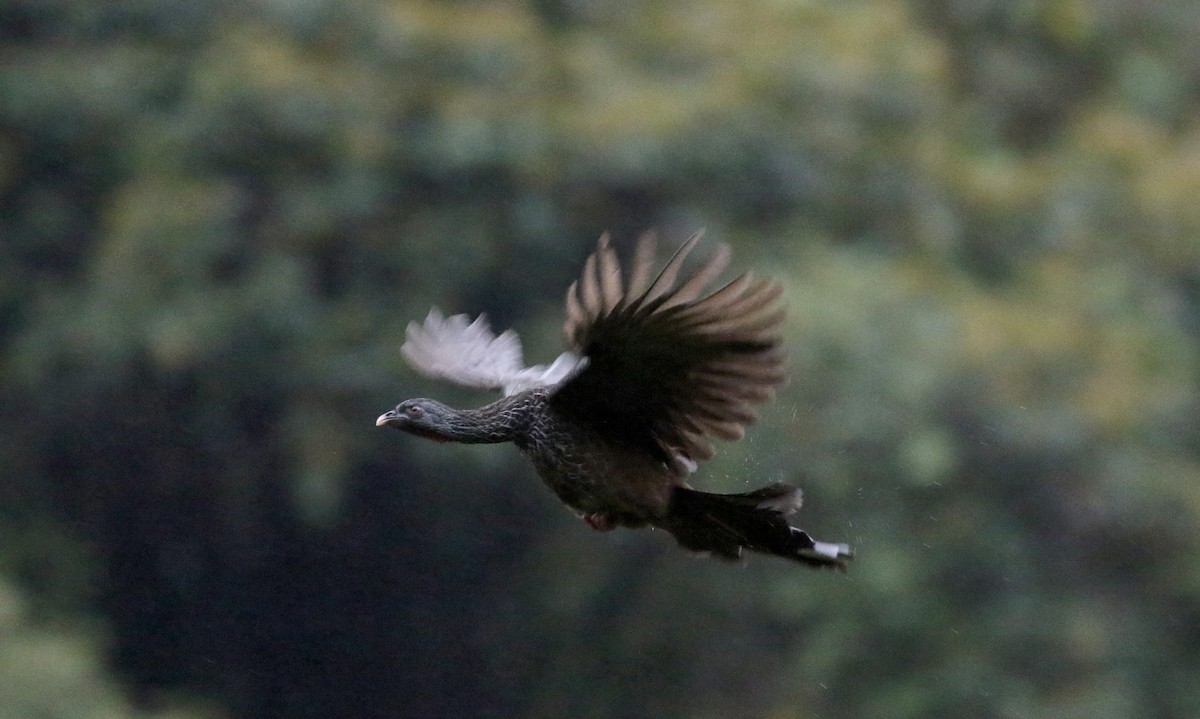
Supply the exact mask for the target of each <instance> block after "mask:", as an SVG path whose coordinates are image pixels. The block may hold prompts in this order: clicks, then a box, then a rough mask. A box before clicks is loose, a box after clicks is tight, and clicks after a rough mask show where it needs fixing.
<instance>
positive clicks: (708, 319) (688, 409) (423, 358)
mask: <svg viewBox="0 0 1200 719" xmlns="http://www.w3.org/2000/svg"><path fill="white" fill-rule="evenodd" d="M699 239H700V235H699V234H697V235H694V236H692V237H691V238H689V239H688V240H687V241H686V242H685V243H683V245H682V246H681V247H680V248H679V249H678V250H677V251H676V252H675V253H674V255H673V256H672V257H671V258H670V259H669V260H668V261H667V263H666V264H665V265H664V266H663V268H662V269H661V270H660V271H659V272H657V273H656V274H655V273H653V269H654V266H655V241H654V239H653V236H652V235H644V236H643V237H642V238H641V239H640V240H639V242H638V244H637V246H636V248H635V250H634V258H633V262H632V264H631V266H630V269H629V271H628V273H624V272H622V270H621V266H620V263H619V262H618V259H617V255H616V253H615V252H614V251H613V249H612V248H611V247H610V246H609V240H608V236H607V235H604V236H601V238H600V240H599V242H598V244H597V246H596V251H595V252H594V253H593V254H592V255H591V256H590V257H588V259H587V261H586V262H585V263H584V267H583V275H582V276H581V277H580V278H579V280H577V281H576V282H574V283H573V284H572V285H571V287H570V289H569V290H568V291H567V302H566V312H567V318H566V323H565V324H564V326H563V330H564V333H565V335H566V339H567V344H568V346H569V351H568V352H565V353H563V354H562V355H560V356H559V357H558V359H556V360H555V361H554V362H553V363H551V364H549V365H537V366H533V367H525V366H524V361H523V360H522V356H521V355H522V353H521V343H520V340H519V339H518V338H517V335H516V333H514V332H513V331H512V330H508V331H506V332H503V333H501V334H500V335H495V334H493V333H492V331H491V330H490V329H489V327H488V324H487V320H486V318H485V317H483V316H482V315H481V316H480V317H478V318H477V319H475V320H474V321H470V320H469V319H468V317H467V316H466V315H454V316H452V317H443V316H442V315H441V314H440V313H439V312H438V311H437V310H436V309H434V310H431V311H430V312H429V315H428V317H426V318H425V322H424V323H423V324H416V323H410V324H409V326H408V331H407V337H406V341H405V343H404V346H403V348H402V349H401V351H402V353H403V355H404V357H405V359H407V360H408V363H409V364H410V365H412V367H413V368H414V369H415V370H417V371H418V372H420V373H422V374H424V375H426V376H429V377H434V378H438V379H443V380H448V381H450V382H454V383H457V384H460V385H464V386H467V387H475V388H480V389H491V390H500V391H502V392H503V394H504V396H503V397H502V398H501V399H499V400H497V401H495V402H492V403H491V404H488V405H485V406H483V407H479V408H475V409H454V408H451V407H448V406H447V405H445V404H443V403H441V402H438V401H436V400H432V399H409V400H405V401H403V402H401V403H400V404H398V405H396V407H395V409H391V410H388V411H387V412H385V413H383V414H382V415H380V417H379V419H377V420H376V421H375V424H376V426H380V427H395V428H396V429H399V430H402V431H404V432H407V433H409V434H412V435H416V436H418V437H424V438H426V439H431V440H434V441H438V442H465V443H498V442H512V443H513V444H515V445H516V446H517V448H518V449H519V450H520V451H521V452H522V453H523V454H524V455H525V456H526V457H528V458H529V460H530V461H531V462H532V463H533V466H534V468H535V469H536V470H537V473H538V474H539V475H540V476H541V478H542V479H543V480H544V481H545V483H546V484H547V485H548V486H549V487H550V489H551V490H553V491H554V493H555V494H556V495H557V496H558V498H559V499H560V500H562V501H563V503H565V504H566V505H567V506H569V507H570V508H571V509H573V510H574V511H575V512H577V513H578V514H579V515H580V516H581V517H582V518H583V519H584V521H585V522H587V524H588V525H590V526H591V527H592V528H594V529H597V530H605V531H606V530H610V529H614V528H616V527H645V526H651V527H658V528H661V529H664V530H666V531H667V532H670V533H671V535H672V536H674V537H675V539H676V540H677V541H678V542H679V544H680V545H682V546H684V547H685V548H687V549H689V550H692V551H696V552H704V553H710V554H713V555H716V556H718V557H723V558H726V559H737V558H739V557H741V556H742V554H743V551H744V550H750V551H754V552H760V553H763V554H769V555H776V556H780V557H786V558H788V559H792V560H795V561H797V562H801V563H803V564H806V565H809V566H813V567H831V568H835V569H845V565H846V560H848V559H850V558H851V557H852V556H853V551H852V550H851V549H850V547H849V546H847V545H845V544H837V543H831V542H819V541H816V540H814V539H812V538H811V537H810V536H809V535H808V534H807V533H806V532H804V531H803V530H801V529H799V528H797V527H793V526H791V525H790V524H789V522H788V516H789V515H791V514H793V513H795V512H796V510H798V509H799V508H800V502H801V493H800V490H799V489H797V488H795V487H793V486H791V485H788V484H784V483H781V482H777V483H774V484H771V485H768V486H766V487H763V488H761V489H757V490H754V491H751V492H743V493H738V494H714V493H710V492H701V491H698V490H695V489H692V488H691V487H690V486H689V485H688V482H687V480H688V476H689V475H690V474H691V473H692V472H694V471H695V470H696V468H697V466H698V463H699V462H702V461H704V460H707V459H710V458H711V457H712V456H713V448H712V445H711V444H710V443H709V440H710V439H722V440H737V439H740V438H741V437H742V435H743V433H744V431H745V426H746V425H747V424H749V423H751V422H753V421H754V420H755V419H756V414H755V412H754V410H753V409H752V406H753V405H756V404H761V403H763V402H766V401H768V400H769V399H771V398H772V397H773V396H774V392H775V388H776V387H777V386H778V385H779V384H780V383H781V382H783V380H784V371H783V354H782V351H781V349H780V343H781V340H780V336H779V329H780V325H781V324H782V322H783V310H782V309H781V308H780V307H779V305H778V299H779V296H780V294H781V292H782V288H781V286H780V285H779V284H777V283H775V282H772V281H769V280H764V279H756V278H754V277H753V276H752V275H751V274H750V273H749V272H747V273H744V274H741V275H739V276H737V277H736V278H734V279H733V280H731V281H730V282H729V283H727V284H725V285H723V286H721V287H720V288H719V289H716V290H714V291H712V292H708V293H706V289H707V288H708V287H709V286H710V285H711V284H712V283H713V281H714V280H715V279H716V278H717V276H718V275H719V274H720V273H721V272H722V271H723V270H724V269H725V267H726V266H727V265H728V263H729V256H730V250H729V247H728V246H727V245H720V246H719V247H718V249H717V251H716V252H715V253H713V255H712V256H711V257H709V258H708V260H707V261H706V262H704V263H703V264H701V266H700V267H699V268H698V269H696V270H695V271H694V272H692V273H691V274H689V275H686V276H685V277H684V278H683V279H682V280H680V275H681V270H682V267H683V264H684V260H685V259H686V258H687V256H688V254H689V253H690V252H691V251H692V249H693V248H694V247H695V246H696V243H697V242H698V241H699Z"/></svg>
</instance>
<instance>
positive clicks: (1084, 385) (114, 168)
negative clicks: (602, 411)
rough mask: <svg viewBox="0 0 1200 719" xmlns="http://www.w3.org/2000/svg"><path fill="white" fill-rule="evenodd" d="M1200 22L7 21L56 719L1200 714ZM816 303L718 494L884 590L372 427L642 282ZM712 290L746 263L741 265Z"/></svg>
mask: <svg viewBox="0 0 1200 719" xmlns="http://www.w3.org/2000/svg"><path fill="white" fill-rule="evenodd" d="M1198 32H1200V6H1198V5H1196V4H1194V3H1190V2H1158V3H1130V2H1118V1H1116V0H1113V1H1111V2H1082V1H1081V0H1056V1H1052V0H1045V1H1043V2H1008V1H1005V2H988V1H986V0H984V1H978V2H976V1H966V0H950V1H942V2H939V1H924V2H921V1H916V0H914V1H912V2H907V3H900V2H894V1H893V0H878V1H876V2H867V1H862V2H858V1H853V0H849V1H844V2H832V1H831V2H784V1H768V0H744V1H743V2H738V3H730V2H728V1H727V0H699V1H697V2H666V1H663V2H622V1H620V0H617V1H615V2H593V1H589V0H575V1H566V0H563V1H558V0H541V1H537V2H505V1H503V0H501V1H490V2H416V1H412V2H408V1H405V2H385V1H383V0H377V1H371V0H363V1H359V2H335V1H332V0H328V1H327V0H308V1H306V2H287V1H284V0H274V1H268V0H261V1H257V2H244V1H239V2H232V1H227V0H186V1H184V0H178V1H175V0H158V1H154V0H115V1H110V2H95V1H94V0H27V1H25V2H14V1H11V0H9V1H5V2H0V58H2V60H3V62H2V66H0V67H2V69H0V705H3V707H4V709H3V711H2V712H0V713H3V714H4V716H13V717H157V718H166V717H172V718H175V717H187V718H189V719H212V718H215V717H222V716H225V717H237V718H242V717H245V718H248V719H254V718H259V717H263V718H266V717H298V718H300V719H304V718H312V719H318V718H321V719H325V718H328V717H346V718H348V719H358V718H368V717H408V716H411V717H439V716H444V717H572V718H574V719H583V718H587V717H650V716H653V717H696V718H708V717H759V718H762V719H776V718H782V717H827V718H831V719H832V718H840V717H846V718H849V717H855V718H861V717H880V718H888V719H903V718H906V717H911V718H913V719H916V718H923V719H924V718H929V717H946V718H955V719H957V718H960V717H997V718H1006V719H1007V718H1017V717H1020V718H1026V717H1031V718H1037V717H1046V718H1051V717H1053V718H1060V717H1088V719H1107V718H1110V717H1113V718H1116V717H1139V718H1141V717H1178V718H1179V719H1189V718H1191V717H1195V716H1200V690H1198V689H1197V687H1200V562H1198V561H1197V559H1198V555H1197V549H1198V544H1200V531H1198V530H1197V526H1198V522H1200V392H1198V388H1197V381H1198V378H1200V373H1198V371H1197V370H1198V369H1200V240H1198V239H1197V236H1198V231H1200V203H1198V198H1200V112H1198V110H1200V49H1198V48H1200V45H1198V44H1197V43H1196V37H1197V33H1198ZM700 227H706V228H707V230H708V236H709V238H710V240H711V242H715V241H724V242H729V243H731V244H732V245H733V246H734V250H735V264H736V266H737V267H739V268H754V269H755V270H756V271H758V272H760V273H762V274H766V275H769V276H772V277H775V278H777V279H779V280H781V281H782V282H783V284H784V285H785V286H786V294H785V300H786V302H787V304H788V307H789V320H788V325H787V336H786V344H787V346H788V348H789V351H790V357H789V370H790V374H791V382H790V384H789V385H788V386H787V387H786V388H785V389H784V390H783V392H782V393H781V394H780V396H779V399H778V401H776V402H775V403H774V404H773V405H772V406H771V407H770V408H769V409H768V410H767V411H766V412H765V413H764V415H763V418H762V421H761V422H760V423H759V424H758V425H757V426H756V427H754V428H752V430H751V432H750V434H749V436H748V437H747V439H746V440H744V441H742V442H740V443H737V444H733V445H724V446H722V447H721V448H720V450H721V451H720V454H719V455H718V458H717V460H716V461H714V462H712V463H710V464H708V465H706V466H705V467H704V468H703V470H702V473H701V474H700V475H698V477H697V484H698V485H699V486H702V487H704V488H707V489H712V490H724V491H734V490H739V489H745V488H750V487H756V486H760V485H762V484H765V483H767V482H769V481H777V480H784V481H792V482H796V483H798V484H800V485H801V486H803V488H804V489H805V491H806V496H807V505H806V507H805V509H804V510H803V512H802V513H801V515H800V517H799V519H800V524H802V526H804V527H805V528H807V529H809V530H810V531H811V532H812V533H813V534H814V535H816V536H818V537H821V538H823V539H826V540H829V541H848V542H851V543H853V544H854V545H855V546H856V547H857V549H858V551H859V559H858V560H857V561H856V562H855V565H854V566H853V568H852V570H851V572H850V573H849V574H847V575H835V574H829V573H810V572H807V571H805V570H803V569H802V568H799V567H796V566H792V565H788V564H786V563H783V562H780V561H775V560H772V559H768V558H755V559H752V560H751V561H749V562H746V563H745V565H744V566H731V565H727V564H723V563H720V562H716V561H709V560H702V559H696V558H694V557H691V556H688V555H686V554H685V553H683V552H681V551H679V550H677V549H676V548H675V547H674V546H673V542H671V541H670V538H669V537H666V536H664V535H662V534H661V533H659V534H655V533H650V532H640V533H635V532H627V531H622V532H614V533H611V534H597V533H594V532H591V531H590V530H588V529H587V528H586V527H585V526H584V525H583V524H582V523H581V522H579V521H578V520H577V519H575V518H573V517H572V516H571V515H570V513H569V512H567V511H566V510H565V509H563V508H562V507H561V506H559V505H558V504H557V503H556V501H555V500H554V499H553V497H552V496H551V495H550V494H549V492H547V491H546V490H545V489H544V488H543V487H542V486H541V485H540V483H539V481H538V480H537V479H536V477H535V476H534V475H533V472H532V470H531V469H530V468H529V467H527V466H526V465H525V464H524V463H523V462H522V460H521V459H520V457H519V456H518V455H517V454H516V452H515V450H513V449H512V448H511V447H457V446H440V445H434V444H432V443H424V442H421V441H419V440H416V439H414V438H410V437H406V436H402V435H400V434H398V433H395V432H383V431H380V430H376V429H375V428H374V427H373V426H372V423H373V420H374V418H375V417H376V416H377V415H378V414H379V413H380V412H382V411H383V410H384V409H387V408H389V407H391V406H392V405H394V404H395V403H396V402H397V401H398V400H401V399H403V398H406V397H409V396H414V395H435V396H438V397H440V398H443V399H445V400H447V401H451V402H454V403H457V404H464V405H471V404H478V403H482V402H484V401H485V400H486V399H489V398H486V397H484V396H482V395H480V394H473V393H469V392H464V391H461V390H456V389H453V388H448V387H439V386H437V385H435V384H433V383H430V382H428V381H425V380H422V379H420V378H419V377H417V376H416V375H415V374H414V373H413V372H412V371H410V370H409V369H408V368H407V367H405V366H404V365H403V363H402V362H401V360H400V356H399V347H400V345H401V343H402V341H403V332H404V327H405V325H406V323H407V322H408V321H409V320H410V319H414V318H420V317H423V316H424V313H425V312H426V311H427V310H428V308H429V306H430V305H435V304H436V305H438V306H440V307H441V308H443V309H444V310H446V311H449V312H473V313H474V312H480V311H486V312H487V313H488V314H489V316H490V317H491V318H492V320H493V322H494V324H495V325H496V326H497V327H498V328H504V327H508V326H515V327H517V329H518V330H519V331H521V333H522V338H523V339H524V341H525V345H526V350H527V355H528V357H529V359H530V361H538V362H540V361H547V360H549V359H550V358H552V357H553V356H554V355H555V354H556V353H557V352H558V351H559V350H560V348H561V344H560V339H559V337H558V331H559V325H560V322H561V301H562V297H563V293H564V290H565V288H566V286H567V284H568V283H569V282H570V281H571V280H572V279H573V278H574V276H575V274H576V273H577V272H578V271H579V268H580V266H581V262H582V260H583V258H584V257H585V256H586V254H587V253H588V251H589V250H590V248H591V247H592V245H593V243H594V241H595V238H596V236H598V235H599V233H600V232H601V231H603V230H611V231H612V232H613V233H614V236H615V237H616V240H617V244H618V247H619V248H621V249H622V250H625V251H627V250H628V248H629V243H630V241H631V240H632V239H633V238H634V237H635V236H636V234H637V233H639V232H640V231H642V230H644V229H647V228H658V229H659V230H660V233H661V235H662V236H663V237H665V238H666V239H667V240H668V241H670V242H677V241H680V240H682V239H683V238H684V237H686V236H687V235H688V234H690V233H691V232H692V231H693V230H695V229H697V228H700ZM711 242H710V243H709V244H707V245H706V246H705V249H709V250H710V249H711V247H712V244H711Z"/></svg>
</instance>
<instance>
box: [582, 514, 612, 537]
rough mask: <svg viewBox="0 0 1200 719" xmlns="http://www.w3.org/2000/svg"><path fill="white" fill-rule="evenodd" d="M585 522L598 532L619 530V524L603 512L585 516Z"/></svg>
mask: <svg viewBox="0 0 1200 719" xmlns="http://www.w3.org/2000/svg"><path fill="white" fill-rule="evenodd" d="M583 521H585V522H587V525H588V526H589V527H591V528H592V529H594V530H596V531H597V532H611V531H612V530H614V529H616V528H617V524H616V522H614V521H613V519H612V517H610V516H608V515H607V514H603V513H601V512H590V513H588V514H585V515H583Z"/></svg>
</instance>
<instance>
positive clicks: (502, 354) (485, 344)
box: [400, 308, 581, 395]
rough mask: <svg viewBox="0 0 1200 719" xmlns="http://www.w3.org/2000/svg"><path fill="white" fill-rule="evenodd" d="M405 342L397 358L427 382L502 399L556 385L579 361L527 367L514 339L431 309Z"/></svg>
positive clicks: (480, 320) (483, 322)
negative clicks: (428, 379) (447, 383)
mask: <svg viewBox="0 0 1200 719" xmlns="http://www.w3.org/2000/svg"><path fill="white" fill-rule="evenodd" d="M405 336H406V339H405V342H404V346H403V347H402V348H400V351H401V353H402V354H403V355H404V358H405V359H406V360H408V364H409V365H411V366H412V368H413V369H415V370H416V371H418V372H420V373H421V374H423V375H425V376H426V377H433V378H436V379H444V380H448V381H450V382H454V383H456V384H460V385H463V386H465V387H477V388H480V389H495V390H502V391H503V392H504V394H505V395H510V394H516V393H517V392H521V391H523V390H526V389H531V388H533V387H542V386H547V385H553V384H557V383H558V382H561V381H562V380H563V379H564V378H565V377H567V375H569V374H570V373H571V371H572V370H574V369H576V367H578V366H579V365H580V364H581V360H580V358H579V357H577V356H575V355H573V354H571V353H569V352H567V353H564V354H562V355H560V356H559V357H558V359H556V360H554V362H553V363H552V364H551V365H550V366H549V367H547V366H544V365H535V366H533V367H525V366H523V365H524V363H523V361H522V359H521V340H520V339H519V338H518V337H517V333H516V332H513V331H512V330H506V331H505V332H502V333H501V334H500V335H499V336H496V335H494V334H492V331H491V329H490V328H489V327H488V323H487V318H486V317H484V316H483V315H480V316H479V317H477V318H476V319H475V321H473V322H470V321H468V318H467V316H466V315H453V316H451V317H445V318H443V317H442V314H441V313H440V312H439V311H438V310H437V308H434V309H431V310H430V311H429V315H428V316H427V317H426V318H425V322H424V324H417V323H415V322H410V323H409V325H408V330H407V331H406V332H405Z"/></svg>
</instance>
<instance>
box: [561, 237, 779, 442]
mask: <svg viewBox="0 0 1200 719" xmlns="http://www.w3.org/2000/svg"><path fill="white" fill-rule="evenodd" d="M698 240H699V235H696V236H693V237H692V238H690V239H689V240H688V241H687V242H686V243H684V245H683V246H682V247H680V249H679V250H678V251H677V252H676V253H675V255H674V256H673V257H672V258H671V260H670V261H669V262H668V263H667V265H666V266H665V267H664V268H663V270H662V271H661V272H660V273H659V274H658V276H657V277H656V278H655V279H654V280H653V281H650V279H649V278H650V269H651V266H652V263H653V257H654V240H653V238H652V237H651V236H644V237H643V238H642V240H641V241H640V242H639V245H638V250H637V252H636V255H635V261H634V265H633V268H632V271H631V277H630V281H629V283H628V289H627V290H626V289H625V286H626V285H625V283H624V278H623V277H622V273H621V271H620V268H619V265H618V263H617V260H616V255H615V253H614V252H613V250H612V248H611V247H610V246H609V243H608V239H607V237H602V238H601V240H600V243H599V246H598V247H597V249H596V252H595V254H593V255H592V256H591V257H590V258H588V261H587V263H586V264H585V265H584V270H583V276H582V278H580V280H578V281H577V282H575V283H574V284H572V285H571V288H570V289H569V290H568V292H567V321H566V324H565V326H564V331H565V333H566V336H567V341H568V343H569V344H570V346H571V349H572V350H574V351H575V352H576V353H578V354H580V355H583V356H584V357H586V358H587V365H586V367H584V369H583V370H582V371H581V372H580V373H579V374H577V375H576V376H574V377H572V378H571V379H570V380H568V381H567V382H565V383H564V384H563V385H562V386H560V387H559V388H558V389H557V391H555V392H554V394H553V395H552V397H551V402H552V403H553V404H554V406H555V407H557V408H559V409H560V410H562V411H563V412H567V413H570V414H573V415H576V416H580V417H587V418H589V419H590V421H592V422H593V423H594V424H595V425H596V427H597V428H598V430H599V431H601V432H604V433H607V434H611V435H612V437H613V439H614V440H618V441H623V442H632V443H635V444H639V445H642V446H645V447H646V448H647V449H648V450H650V451H653V452H654V453H655V454H656V455H658V456H661V457H663V458H664V459H666V458H668V457H669V456H670V455H671V454H680V455H682V456H684V457H686V458H687V459H689V460H692V461H700V460H705V459H709V458H710V457H712V455H713V449H712V446H711V445H710V444H709V442H708V438H717V439H726V440H735V439H740V438H741V437H742V435H743V433H744V431H745V426H746V425H747V424H749V423H751V422H753V421H754V420H755V419H756V416H757V415H756V413H755V412H754V410H753V409H752V405H753V404H758V403H761V402H765V401H766V400H768V399H770V398H771V397H772V396H773V395H774V389H775V387H776V386H778V385H779V384H780V383H781V382H783V379H784V372H783V356H782V353H781V352H780V351H779V344H780V336H779V327H780V325H781V324H782V321H783V311H782V309H780V308H779V307H778V306H777V305H776V304H775V303H776V300H777V299H778V298H779V295H780V292H781V288H780V286H779V285H778V284H776V283H774V282H770V281H767V280H755V279H754V278H753V277H752V276H751V275H750V274H749V273H746V274H743V275H740V276H738V277H737V278H735V279H733V280H732V281H731V282H729V283H728V284H726V285H724V286H723V287H721V288H720V289H718V290H717V291H715V292H713V293H712V294H709V295H708V296H705V297H701V295H702V294H703V292H704V290H705V289H706V287H707V286H708V285H709V284H710V283H711V282H712V281H713V279H715V277H716V276H717V275H718V274H720V272H721V270H723V269H724V268H725V266H726V265H727V264H728V262H729V249H728V247H727V246H724V245H722V246H721V249H720V250H719V251H718V252H717V253H716V254H714V255H713V256H712V257H711V258H710V259H709V260H708V261H707V262H706V263H705V264H704V265H703V266H702V267H701V268H700V269H699V270H697V271H696V272H695V273H694V274H693V275H692V276H691V277H690V278H688V279H687V281H685V282H684V283H683V284H681V285H678V286H676V280H677V277H678V274H679V270H680V268H681V267H682V265H683V262H684V260H685V259H686V258H687V256H688V253H689V252H691V250H692V248H693V247H695V245H696V242H697V241H698Z"/></svg>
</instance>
